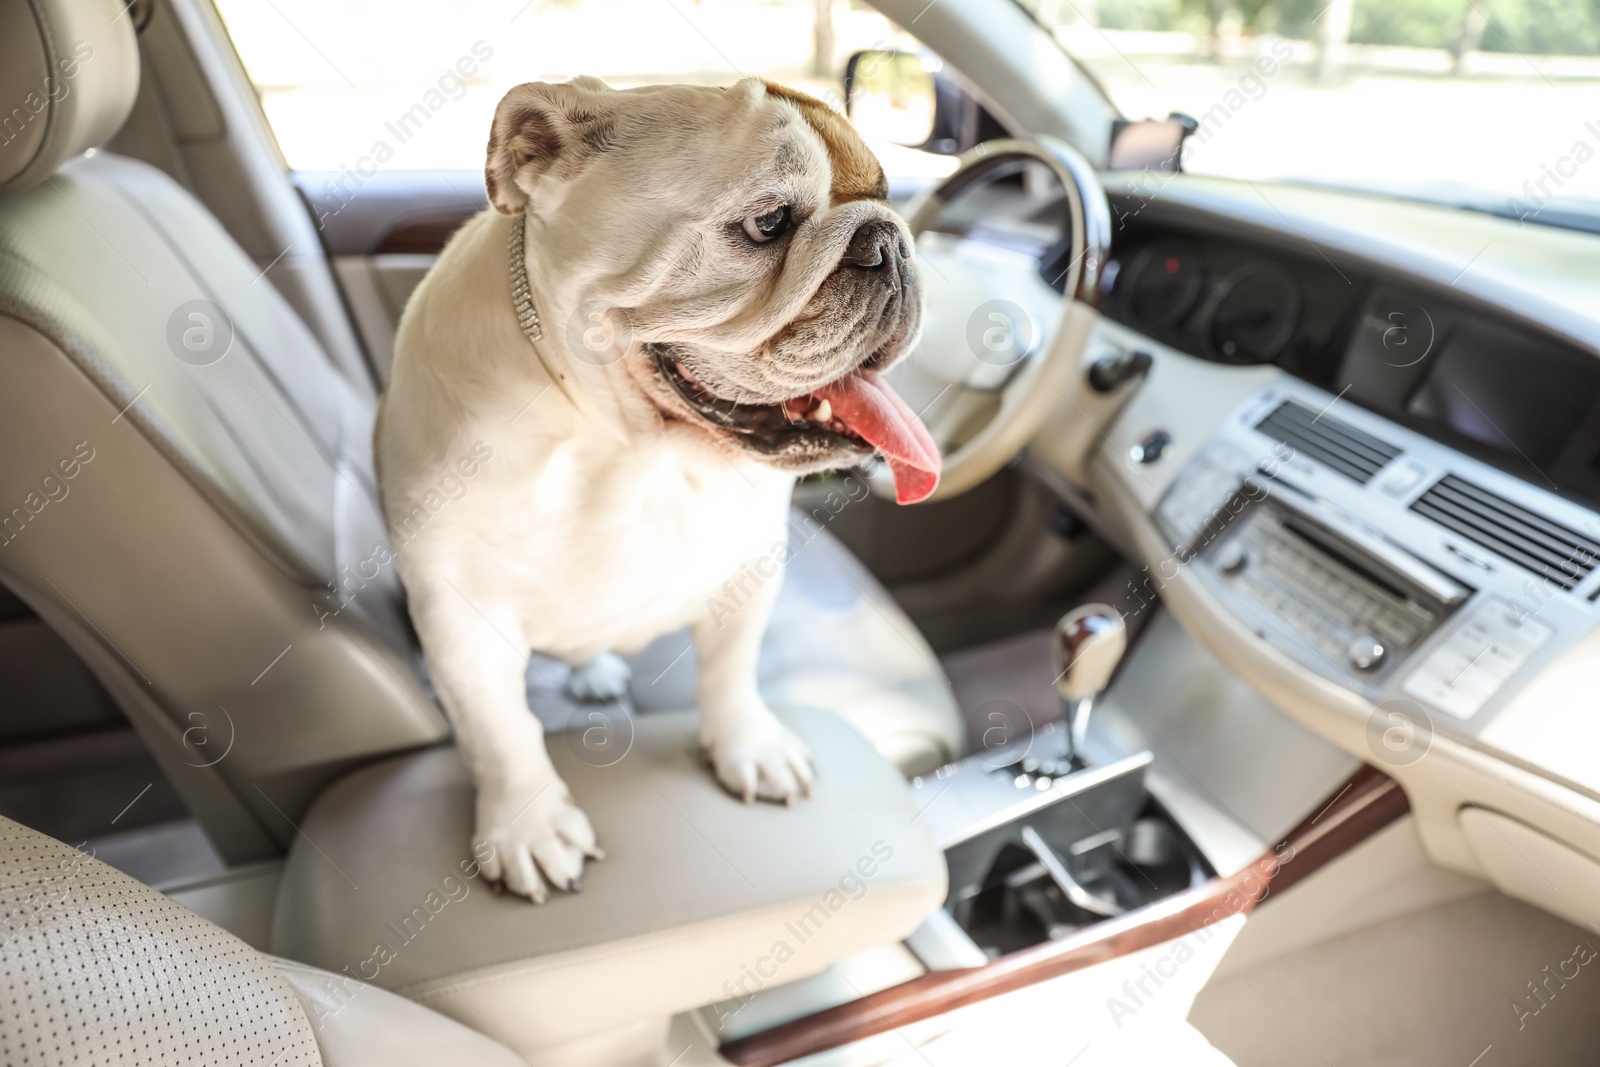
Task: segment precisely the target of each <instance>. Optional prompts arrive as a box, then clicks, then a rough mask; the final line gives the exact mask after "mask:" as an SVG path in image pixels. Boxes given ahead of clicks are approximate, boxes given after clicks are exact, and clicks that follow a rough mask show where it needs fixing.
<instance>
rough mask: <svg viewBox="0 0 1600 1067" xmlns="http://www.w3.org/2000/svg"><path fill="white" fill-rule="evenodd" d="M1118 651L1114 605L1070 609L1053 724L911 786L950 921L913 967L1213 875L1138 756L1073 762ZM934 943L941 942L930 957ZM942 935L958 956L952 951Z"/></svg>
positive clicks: (935, 930) (1072, 925) (1058, 641)
mask: <svg viewBox="0 0 1600 1067" xmlns="http://www.w3.org/2000/svg"><path fill="white" fill-rule="evenodd" d="M1126 648H1127V638H1126V629H1125V627H1124V624H1123V620H1122V618H1121V616H1120V615H1118V614H1117V612H1116V610H1115V609H1113V608H1110V607H1107V606H1105V605H1100V604H1091V605H1087V606H1085V607H1082V608H1078V609H1077V610H1075V611H1073V612H1070V613H1069V614H1068V615H1066V616H1065V617H1063V618H1062V619H1061V621H1060V622H1059V623H1058V624H1057V625H1056V628H1055V631H1054V648H1053V652H1054V659H1055V669H1056V679H1055V684H1056V688H1057V690H1058V692H1059V693H1060V696H1061V701H1062V719H1061V721H1060V722H1051V723H1046V724H1044V725H1043V726H1041V727H1039V728H1038V729H1036V730H1029V731H1028V732H1027V733H1026V735H1025V736H1023V737H1019V738H1013V739H1008V740H1007V741H1006V742H1005V743H1003V744H1000V745H997V746H995V747H993V748H986V749H984V750H983V751H980V752H978V753H976V754H974V755H971V756H968V757H967V758H965V759H963V760H960V761H958V762H956V763H952V764H950V765H948V766H945V767H942V768H940V769H939V770H938V771H937V772H935V773H934V774H932V775H929V776H926V777H923V778H918V779H915V780H913V782H912V794H913V797H914V802H915V803H916V805H917V808H918V811H919V813H920V815H919V818H920V819H921V821H923V822H925V823H926V824H927V826H928V829H929V830H930V831H931V832H932V834H933V837H934V840H935V842H936V843H937V844H938V845H939V846H940V847H941V848H942V849H943V850H944V855H945V862H946V864H947V866H948V868H949V871H950V889H949V895H948V897H947V898H946V900H945V911H946V912H947V913H948V915H949V916H950V917H951V918H952V919H954V924H953V926H952V924H945V923H940V924H937V925H935V926H933V927H931V928H925V929H924V930H923V931H920V932H919V935H917V936H914V937H913V938H912V940H911V942H910V945H911V948H912V949H913V950H914V951H918V952H919V954H920V955H921V956H922V957H923V958H924V960H925V961H932V960H934V959H936V958H945V957H952V956H953V957H954V958H958V959H961V958H966V959H978V960H981V959H983V958H988V957H994V956H998V955H1002V954H1005V953H1009V952H1014V951H1017V950H1018V949H1021V948H1024V947H1026V946H1029V945H1034V944H1038V943H1040V942H1042V941H1047V940H1058V939H1060V938H1063V937H1065V936H1067V935H1069V934H1071V933H1074V932H1076V931H1078V930H1080V929H1082V928H1084V927H1086V926H1090V925H1093V924H1095V923H1098V922H1100V921H1101V920H1103V919H1107V918H1113V917H1116V916H1119V915H1123V914H1126V913H1127V912H1129V911H1133V910H1135V909H1138V908H1140V907H1143V906H1145V905H1147V904H1149V903H1151V902H1153V901H1155V900H1159V899H1161V898H1163V897H1166V896H1169V895H1171V894H1173V893H1177V892H1180V891H1182V890H1185V889H1189V888H1191V887H1193V886H1195V885H1198V884H1200V883H1201V882H1202V881H1204V880H1205V879H1206V878H1208V877H1210V875H1211V874H1212V871H1211V869H1210V867H1209V866H1208V865H1207V863H1206V861H1205V859H1204V858H1203V857H1202V856H1201V854H1200V850H1199V849H1198V848H1197V847H1196V846H1195V845H1194V843H1193V842H1192V841H1191V840H1190V839H1189V838H1188V837H1187V836H1186V835H1185V834H1184V832H1183V831H1182V830H1181V829H1179V827H1178V825H1177V824H1176V823H1175V822H1174V821H1173V820H1172V819H1171V818H1169V817H1168V816H1167V814H1166V813H1165V812H1164V811H1163V810H1162V809H1161V806H1160V805H1159V804H1158V803H1157V802H1156V801H1155V800H1154V799H1153V798H1152V797H1151V796H1150V793H1149V790H1148V787H1147V783H1146V775H1147V772H1148V770H1149V768H1150V766H1151V763H1152V762H1153V756H1152V754H1151V753H1150V752H1148V751H1143V752H1136V753H1133V754H1131V755H1127V756H1123V757H1121V758H1118V759H1115V760H1113V761H1111V762H1107V763H1104V764H1101V765H1090V764H1089V763H1088V762H1087V761H1086V760H1085V758H1084V756H1083V749H1084V739H1085V735H1086V733H1087V729H1088V722H1089V715H1090V713H1091V711H1092V709H1093V706H1094V702H1095V698H1096V697H1097V696H1098V695H1099V694H1100V693H1101V692H1102V691H1103V690H1104V689H1105V687H1106V685H1107V683H1108V682H1109V681H1110V679H1111V676H1112V674H1113V672H1114V671H1115V669H1116V667H1117V664H1118V662H1119V661H1120V659H1121V657H1122V654H1123V652H1124V651H1125V650H1126ZM935 937H938V938H942V939H943V940H944V942H945V943H944V944H943V945H941V946H937V947H936V949H935V951H931V952H930V951H928V950H927V949H928V947H929V946H928V945H927V942H928V941H929V940H931V939H933V938H935ZM952 940H954V941H956V942H958V944H959V943H962V942H967V943H969V944H964V945H961V947H965V948H967V949H968V951H965V952H962V951H952V950H951V946H950V944H949V942H950V941H952ZM973 948H975V949H976V950H977V951H978V952H981V953H982V955H981V956H979V955H977V954H976V953H975V952H972V951H970V950H971V949H973Z"/></svg>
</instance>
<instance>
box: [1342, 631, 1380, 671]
mask: <svg viewBox="0 0 1600 1067" xmlns="http://www.w3.org/2000/svg"><path fill="white" fill-rule="evenodd" d="M1387 654H1388V649H1386V648H1384V647H1383V642H1382V641H1380V640H1378V639H1377V638H1376V637H1373V636H1372V635H1371V634H1360V635H1358V636H1356V637H1355V638H1354V639H1353V640H1351V642H1350V645H1349V647H1347V648H1346V649H1345V656H1346V657H1347V658H1348V659H1349V660H1350V666H1352V667H1354V668H1355V669H1356V670H1358V671H1370V670H1376V669H1377V667H1378V665H1379V664H1380V663H1382V662H1383V659H1384V656H1386V655H1387Z"/></svg>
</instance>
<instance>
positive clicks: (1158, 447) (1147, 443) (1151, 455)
mask: <svg viewBox="0 0 1600 1067" xmlns="http://www.w3.org/2000/svg"><path fill="white" fill-rule="evenodd" d="M1171 445H1172V435H1171V434H1170V433H1168V432H1167V431H1165V430H1153V431H1151V432H1150V433H1147V434H1145V435H1144V437H1142V438H1141V439H1140V440H1139V443H1138V444H1136V445H1134V446H1133V447H1132V448H1130V449H1128V458H1129V459H1131V460H1133V461H1134V462H1135V463H1154V462H1155V461H1156V460H1158V459H1160V458H1161V457H1162V456H1163V455H1165V454H1166V451H1167V449H1168V448H1169V447H1171Z"/></svg>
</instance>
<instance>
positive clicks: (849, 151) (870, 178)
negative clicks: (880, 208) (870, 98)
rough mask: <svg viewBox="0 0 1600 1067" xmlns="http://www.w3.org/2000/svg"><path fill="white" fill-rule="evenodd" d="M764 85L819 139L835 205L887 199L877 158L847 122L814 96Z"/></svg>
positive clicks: (886, 190)
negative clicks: (828, 166) (830, 170)
mask: <svg viewBox="0 0 1600 1067" xmlns="http://www.w3.org/2000/svg"><path fill="white" fill-rule="evenodd" d="M766 85H767V95H768V96H775V97H777V98H778V99H780V100H787V101H788V102H789V103H791V104H793V105H794V106H795V108H796V109H797V110H798V111H799V112H800V117H801V118H803V119H805V120H806V123H807V124H808V125H810V127H811V128H812V130H814V131H816V134H817V136H818V137H820V138H822V144H823V147H824V148H826V149H827V151H828V162H829V163H831V164H832V166H833V188H832V190H831V191H830V192H831V195H832V197H833V202H834V203H835V204H844V203H848V202H850V201H851V200H888V199H889V182H888V181H887V180H886V179H885V178H884V176H883V167H881V166H880V165H879V164H878V157H877V156H875V155H873V154H872V152H871V150H869V149H868V148H867V146H866V144H865V142H863V141H862V140H861V137H860V135H859V134H857V133H856V131H855V127H853V126H851V125H850V122H849V120H848V119H846V118H845V117H844V116H843V115H841V114H839V113H838V112H837V111H835V110H833V108H831V107H829V106H828V105H827V104H824V103H823V102H822V101H821V100H818V99H817V98H816V97H814V96H808V95H806V94H805V93H802V92H798V91H796V90H794V89H790V88H788V87H787V86H784V85H777V84H775V83H773V82H767V83H766Z"/></svg>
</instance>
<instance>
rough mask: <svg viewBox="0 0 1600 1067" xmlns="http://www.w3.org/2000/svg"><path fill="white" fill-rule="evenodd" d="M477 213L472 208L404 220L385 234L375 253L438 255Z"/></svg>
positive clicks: (379, 254)
mask: <svg viewBox="0 0 1600 1067" xmlns="http://www.w3.org/2000/svg"><path fill="white" fill-rule="evenodd" d="M476 214H477V212H476V211H475V210H471V209H470V208H469V209H468V210H465V211H462V212H461V213H460V214H455V213H450V214H446V215H437V216H432V217H429V218H423V219H415V220H413V221H411V222H402V223H401V224H400V225H398V226H396V227H395V228H394V229H392V230H390V231H389V232H388V233H385V234H384V235H383V240H381V241H379V242H378V247H376V248H374V249H373V250H372V255H375V256H381V255H390V254H396V253H404V254H411V255H438V254H439V253H440V252H441V251H443V250H444V245H445V242H446V241H448V240H450V237H451V235H452V234H454V233H455V232H456V231H457V230H459V229H460V228H461V227H462V225H464V224H465V223H466V221H467V220H468V219H470V218H472V216H474V215H476Z"/></svg>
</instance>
